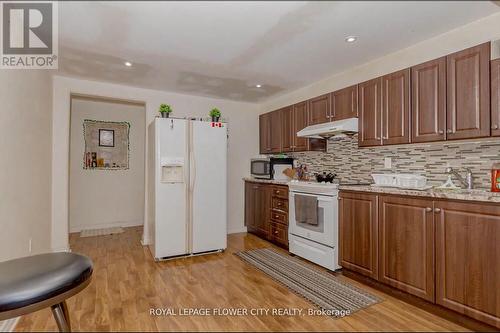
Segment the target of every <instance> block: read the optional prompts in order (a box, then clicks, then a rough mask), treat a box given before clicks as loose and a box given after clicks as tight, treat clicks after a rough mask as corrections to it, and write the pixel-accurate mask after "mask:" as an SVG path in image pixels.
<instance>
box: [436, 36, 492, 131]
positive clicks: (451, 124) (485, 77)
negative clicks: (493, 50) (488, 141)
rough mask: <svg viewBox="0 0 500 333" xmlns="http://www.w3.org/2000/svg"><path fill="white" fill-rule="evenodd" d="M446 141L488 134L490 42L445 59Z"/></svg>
mask: <svg viewBox="0 0 500 333" xmlns="http://www.w3.org/2000/svg"><path fill="white" fill-rule="evenodd" d="M447 75H448V79H447V87H448V89H447V90H448V93H447V96H448V103H447V114H446V118H447V130H446V134H447V139H448V140H450V139H451V140H453V139H466V138H477V137H485V136H489V135H490V43H489V42H488V43H485V44H481V45H479V46H476V47H472V48H470V49H466V50H463V51H460V52H457V53H453V54H451V55H449V56H448V57H447Z"/></svg>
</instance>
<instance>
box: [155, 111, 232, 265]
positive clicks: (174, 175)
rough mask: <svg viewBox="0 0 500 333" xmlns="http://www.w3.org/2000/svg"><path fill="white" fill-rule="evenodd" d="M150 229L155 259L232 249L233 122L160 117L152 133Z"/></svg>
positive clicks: (156, 120)
mask: <svg viewBox="0 0 500 333" xmlns="http://www.w3.org/2000/svg"><path fill="white" fill-rule="evenodd" d="M148 142H149V152H148V155H149V156H148V162H149V163H148V165H149V168H148V226H149V235H150V246H149V247H150V250H151V253H152V254H153V257H154V258H155V260H162V259H169V258H173V257H177V256H185V255H193V254H203V253H210V252H214V251H220V250H224V249H225V248H226V245H227V239H226V237H227V225H226V224H227V212H226V210H227V206H226V202H227V196H226V193H227V185H226V184H227V181H226V178H227V167H226V164H227V123H219V122H217V123H214V122H209V121H201V120H187V119H175V118H156V119H155V120H154V122H153V123H151V125H150V126H149V130H148Z"/></svg>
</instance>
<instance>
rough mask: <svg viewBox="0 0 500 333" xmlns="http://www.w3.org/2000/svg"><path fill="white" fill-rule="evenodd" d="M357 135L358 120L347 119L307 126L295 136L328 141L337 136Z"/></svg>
mask: <svg viewBox="0 0 500 333" xmlns="http://www.w3.org/2000/svg"><path fill="white" fill-rule="evenodd" d="M356 133H358V118H349V119H343V120H337V121H332V122H329V123H324V124H318V125H311V126H307V127H306V128H304V129H302V130H300V131H298V132H297V136H299V137H303V138H311V139H328V138H331V137H332V136H336V135H339V134H344V135H345V134H346V135H353V134H356Z"/></svg>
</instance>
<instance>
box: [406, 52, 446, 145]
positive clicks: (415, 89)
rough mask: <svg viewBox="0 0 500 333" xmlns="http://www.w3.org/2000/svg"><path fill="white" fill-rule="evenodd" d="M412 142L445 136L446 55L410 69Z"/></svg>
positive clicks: (435, 139) (443, 137)
mask: <svg viewBox="0 0 500 333" xmlns="http://www.w3.org/2000/svg"><path fill="white" fill-rule="evenodd" d="M411 81H412V84H411V105H412V107H411V114H412V131H411V138H412V139H411V141H412V142H431V141H443V140H445V138H446V136H445V135H446V134H445V131H446V57H442V58H439V59H436V60H431V61H428V62H426V63H423V64H420V65H417V66H414V67H412V69H411Z"/></svg>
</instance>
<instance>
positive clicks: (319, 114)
mask: <svg viewBox="0 0 500 333" xmlns="http://www.w3.org/2000/svg"><path fill="white" fill-rule="evenodd" d="M329 121H330V94H326V95H323V96H319V97H316V98H313V99H310V100H309V125H316V124H322V123H327V122H329Z"/></svg>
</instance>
